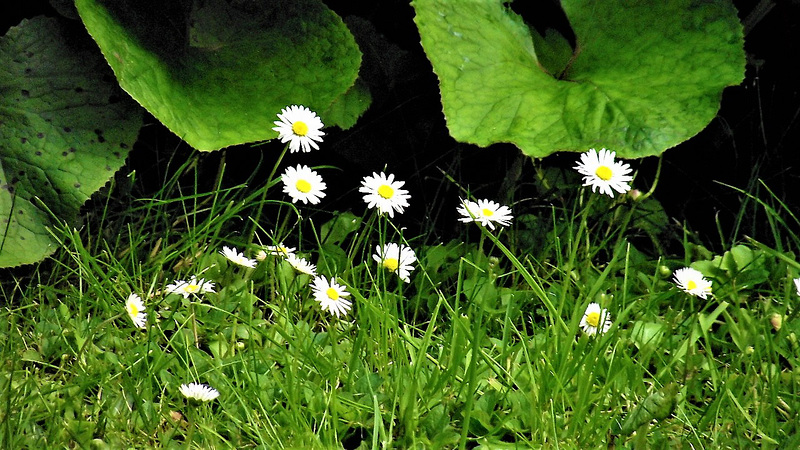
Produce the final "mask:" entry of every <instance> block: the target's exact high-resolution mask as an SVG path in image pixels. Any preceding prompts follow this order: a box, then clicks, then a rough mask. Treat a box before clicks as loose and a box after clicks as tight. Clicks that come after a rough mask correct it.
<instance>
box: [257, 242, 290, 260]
mask: <svg viewBox="0 0 800 450" xmlns="http://www.w3.org/2000/svg"><path fill="white" fill-rule="evenodd" d="M295 250H297V249H296V248H294V247H287V246H285V245H283V242H280V243H278V245H267V246H265V247H264V250H261V251H259V252H258V255H257V256H256V259H257V260H259V261H263V260H265V259H267V255H272V256H280V257H283V258H288V257H289V255H293V254H294V252H295Z"/></svg>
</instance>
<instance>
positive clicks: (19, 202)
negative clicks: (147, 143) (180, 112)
mask: <svg viewBox="0 0 800 450" xmlns="http://www.w3.org/2000/svg"><path fill="white" fill-rule="evenodd" d="M0 93H1V94H0V267H11V266H17V265H21V264H29V263H33V262H36V261H39V260H41V259H43V258H44V257H46V256H47V255H49V254H50V253H52V252H53V251H54V250H55V248H56V247H55V243H54V242H53V240H52V239H51V237H50V234H49V232H48V231H47V229H46V227H47V226H48V225H49V224H50V223H51V215H50V213H49V212H48V210H49V211H51V212H52V213H53V214H55V216H56V217H58V218H59V219H60V220H65V221H68V222H69V221H72V220H74V219H75V217H76V215H77V213H78V211H79V209H80V207H81V205H83V203H84V202H85V201H86V200H87V199H88V198H89V196H90V195H92V194H93V193H94V192H95V191H97V190H98V189H100V188H101V187H103V185H105V184H106V183H107V182H108V180H109V179H110V178H111V177H112V176H113V175H114V173H115V172H116V171H117V170H118V169H119V168H120V167H122V165H123V163H124V162H125V158H126V157H127V155H128V149H129V148H130V147H131V146H132V145H133V142H134V141H135V140H136V136H137V134H138V131H139V128H140V127H141V123H142V120H141V115H142V114H141V109H140V108H139V107H138V106H137V105H136V103H134V102H133V101H131V100H130V99H129V98H127V96H126V95H125V94H124V93H123V92H122V91H121V90H120V89H119V87H118V86H117V84H116V83H115V82H114V77H113V75H112V74H111V71H110V70H108V65H107V64H106V62H105V61H104V60H103V57H102V56H101V55H100V52H99V51H97V47H96V46H95V45H94V44H93V43H92V41H91V39H89V37H88V36H87V35H86V32H85V31H84V30H82V29H80V27H74V26H73V27H72V28H69V27H68V26H66V25H62V24H61V22H58V21H57V20H56V19H50V18H44V17H37V18H34V19H31V20H26V21H23V22H22V23H21V24H20V25H19V26H17V27H14V28H11V29H10V30H9V31H8V33H7V34H6V35H5V36H4V37H2V38H0ZM42 204H43V205H42Z"/></svg>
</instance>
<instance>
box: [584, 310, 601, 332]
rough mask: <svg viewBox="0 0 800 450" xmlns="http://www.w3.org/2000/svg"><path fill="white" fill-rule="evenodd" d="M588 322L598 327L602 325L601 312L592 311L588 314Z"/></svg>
mask: <svg viewBox="0 0 800 450" xmlns="http://www.w3.org/2000/svg"><path fill="white" fill-rule="evenodd" d="M586 323H588V324H589V325H591V326H593V327H595V328H597V326H598V325H600V313H599V312H590V313H589V314H587V315H586Z"/></svg>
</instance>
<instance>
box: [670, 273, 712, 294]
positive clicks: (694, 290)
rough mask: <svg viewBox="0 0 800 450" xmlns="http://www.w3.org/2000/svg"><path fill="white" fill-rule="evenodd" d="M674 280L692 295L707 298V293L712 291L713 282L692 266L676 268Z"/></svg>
mask: <svg viewBox="0 0 800 450" xmlns="http://www.w3.org/2000/svg"><path fill="white" fill-rule="evenodd" d="M674 281H675V284H677V285H678V287H679V288H681V289H682V290H683V291H684V292H686V293H687V294H690V295H696V296H697V297H700V298H706V295H708V294H710V293H711V282H710V281H708V280H706V279H705V278H703V274H702V273H700V271H699V270H695V269H692V268H691V267H684V268H683V269H678V270H676V271H675V277H674Z"/></svg>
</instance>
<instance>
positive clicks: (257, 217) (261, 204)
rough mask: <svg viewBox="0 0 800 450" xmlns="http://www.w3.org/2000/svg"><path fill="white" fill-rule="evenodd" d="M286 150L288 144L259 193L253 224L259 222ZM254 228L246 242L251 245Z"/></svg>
mask: <svg viewBox="0 0 800 450" xmlns="http://www.w3.org/2000/svg"><path fill="white" fill-rule="evenodd" d="M288 150H289V144H288V143H287V144H286V145H284V146H283V151H281V154H280V155H279V156H278V160H277V161H275V165H274V166H272V171H271V172H270V173H269V176H268V177H267V184H265V185H264V188H263V190H262V191H261V200H260V201H259V202H258V209H257V210H256V214H255V223H259V222H260V221H261V213H262V211H263V210H264V203H266V201H267V192H269V188H270V187H271V186H272V185H273V184H274V183H273V178H274V177H275V173H276V172H277V171H278V167H280V165H281V162H282V161H283V157H284V156H286V152H287V151H288ZM256 228H257V227H255V226H253V227H251V228H250V231H249V232H248V236H247V239H246V241H247V242H249V243H251V244H252V243H253V238H254V237H255V234H256Z"/></svg>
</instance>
